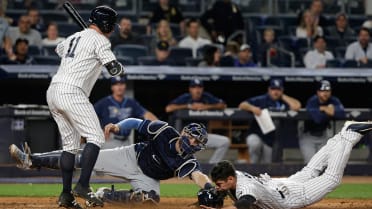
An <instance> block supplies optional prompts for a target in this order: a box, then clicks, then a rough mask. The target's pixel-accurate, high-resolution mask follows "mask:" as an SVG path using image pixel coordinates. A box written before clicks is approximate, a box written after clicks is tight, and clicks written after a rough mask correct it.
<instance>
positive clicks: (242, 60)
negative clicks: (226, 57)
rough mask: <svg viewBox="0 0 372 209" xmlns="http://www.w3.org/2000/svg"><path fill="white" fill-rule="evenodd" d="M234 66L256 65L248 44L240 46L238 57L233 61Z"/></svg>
mask: <svg viewBox="0 0 372 209" xmlns="http://www.w3.org/2000/svg"><path fill="white" fill-rule="evenodd" d="M234 66H235V67H256V66H257V65H256V63H254V62H253V60H252V51H251V47H250V46H249V45H248V44H243V45H241V46H240V51H239V54H238V58H237V59H235V62H234Z"/></svg>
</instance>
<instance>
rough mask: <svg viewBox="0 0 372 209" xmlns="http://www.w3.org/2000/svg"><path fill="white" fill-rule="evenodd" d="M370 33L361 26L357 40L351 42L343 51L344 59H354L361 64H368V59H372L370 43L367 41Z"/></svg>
mask: <svg viewBox="0 0 372 209" xmlns="http://www.w3.org/2000/svg"><path fill="white" fill-rule="evenodd" d="M369 40H370V33H369V30H368V29H367V28H361V29H360V31H359V36H358V41H356V42H354V43H351V44H350V45H349V46H348V47H347V49H346V53H345V59H347V60H356V61H358V62H360V63H361V64H364V65H366V64H368V59H372V45H371V43H370V42H369Z"/></svg>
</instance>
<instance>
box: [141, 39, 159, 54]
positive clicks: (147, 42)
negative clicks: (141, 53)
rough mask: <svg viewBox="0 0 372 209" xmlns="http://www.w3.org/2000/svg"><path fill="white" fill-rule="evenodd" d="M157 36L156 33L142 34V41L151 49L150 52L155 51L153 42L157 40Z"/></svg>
mask: <svg viewBox="0 0 372 209" xmlns="http://www.w3.org/2000/svg"><path fill="white" fill-rule="evenodd" d="M155 38H156V37H155V36H154V35H141V36H140V38H139V39H140V43H141V44H142V45H144V46H147V48H148V49H149V52H152V51H153V47H154V46H153V42H154V40H155Z"/></svg>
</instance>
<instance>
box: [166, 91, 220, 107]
mask: <svg viewBox="0 0 372 209" xmlns="http://www.w3.org/2000/svg"><path fill="white" fill-rule="evenodd" d="M192 103H203V104H218V103H224V101H223V100H222V99H220V98H217V97H215V96H213V95H212V94H211V93H208V92H203V94H202V96H201V97H200V99H199V100H193V99H192V97H191V94H190V93H185V94H182V95H181V96H179V97H177V98H175V99H174V100H172V101H171V102H170V103H169V104H192Z"/></svg>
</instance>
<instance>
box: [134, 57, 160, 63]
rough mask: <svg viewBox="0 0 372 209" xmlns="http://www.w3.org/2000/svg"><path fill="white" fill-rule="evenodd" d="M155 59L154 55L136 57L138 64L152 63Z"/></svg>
mask: <svg viewBox="0 0 372 209" xmlns="http://www.w3.org/2000/svg"><path fill="white" fill-rule="evenodd" d="M155 60H156V57H155V56H143V57H138V58H137V62H138V65H152V63H153V62H154V61H155Z"/></svg>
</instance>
